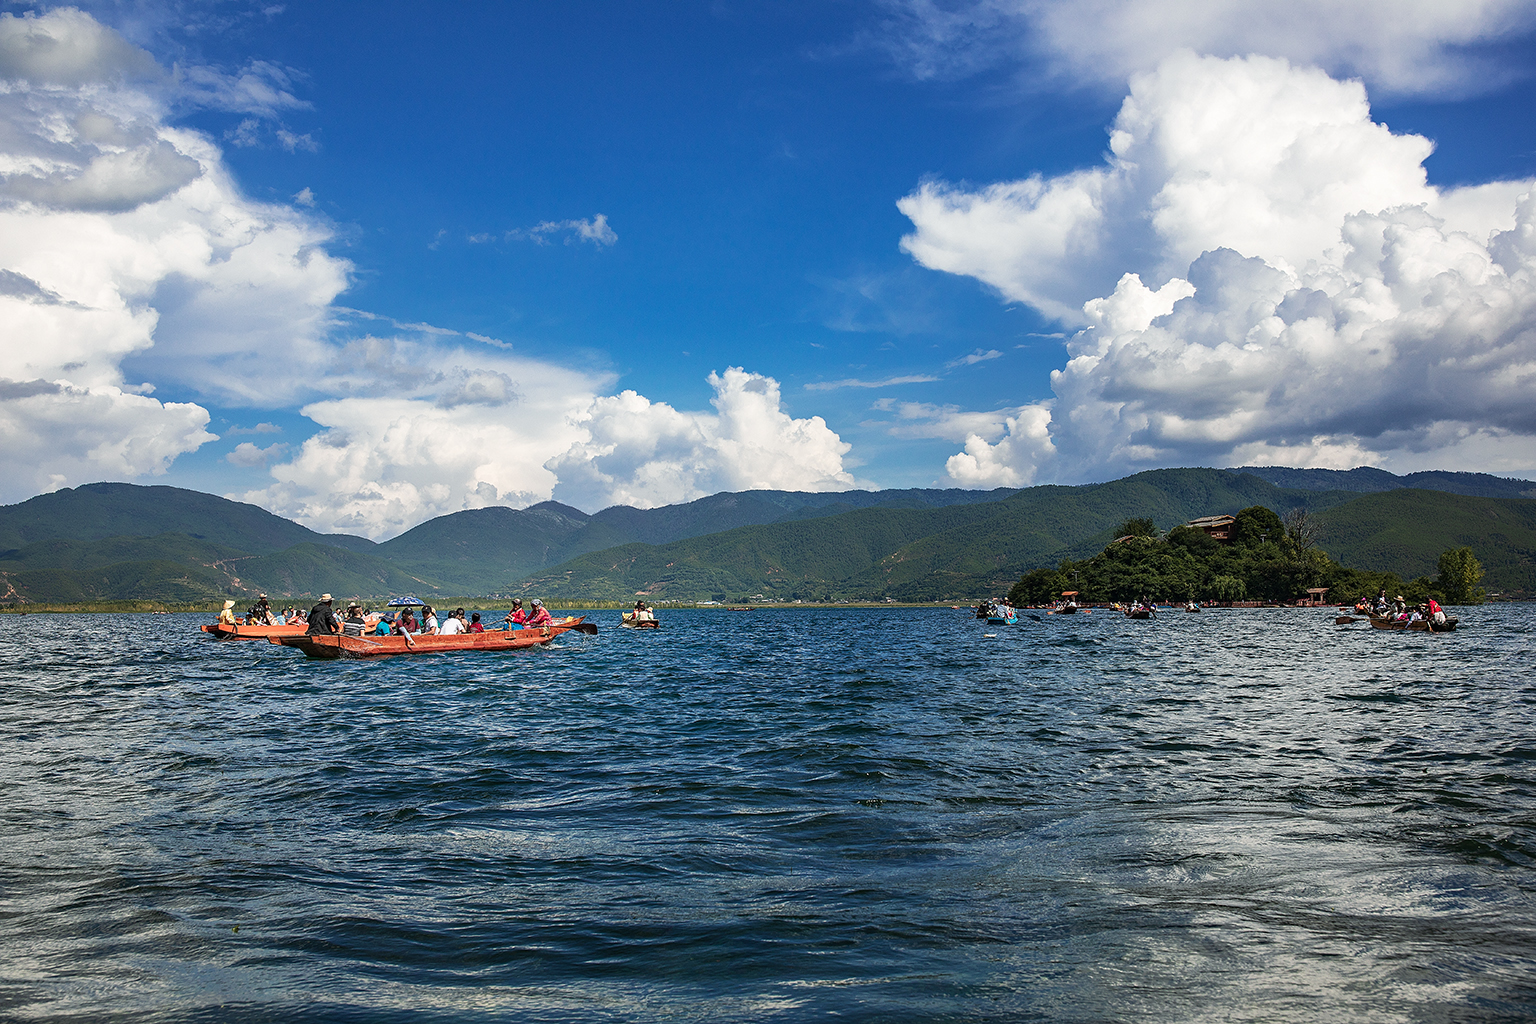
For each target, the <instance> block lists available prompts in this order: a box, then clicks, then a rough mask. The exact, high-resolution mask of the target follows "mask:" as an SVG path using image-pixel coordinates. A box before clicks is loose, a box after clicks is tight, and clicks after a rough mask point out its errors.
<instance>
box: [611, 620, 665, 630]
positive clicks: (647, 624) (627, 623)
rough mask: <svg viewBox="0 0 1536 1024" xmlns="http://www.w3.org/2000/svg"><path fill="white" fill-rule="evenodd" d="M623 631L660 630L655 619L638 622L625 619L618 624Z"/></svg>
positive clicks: (659, 625) (658, 623)
mask: <svg viewBox="0 0 1536 1024" xmlns="http://www.w3.org/2000/svg"><path fill="white" fill-rule="evenodd" d="M620 625H622V626H623V627H624V628H625V629H660V628H661V623H660V622H658V621H657V620H656V619H641V620H640V621H639V622H636V621H634V620H633V619H625V620H624V621H623V622H622V623H620Z"/></svg>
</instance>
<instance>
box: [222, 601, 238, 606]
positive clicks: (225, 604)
mask: <svg viewBox="0 0 1536 1024" xmlns="http://www.w3.org/2000/svg"><path fill="white" fill-rule="evenodd" d="M234 606H235V602H233V601H225V602H224V607H225V608H233V607H234Z"/></svg>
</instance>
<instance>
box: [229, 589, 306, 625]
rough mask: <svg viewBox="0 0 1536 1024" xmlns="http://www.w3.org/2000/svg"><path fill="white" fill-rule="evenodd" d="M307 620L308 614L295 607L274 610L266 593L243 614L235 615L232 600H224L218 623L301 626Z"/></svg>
mask: <svg viewBox="0 0 1536 1024" xmlns="http://www.w3.org/2000/svg"><path fill="white" fill-rule="evenodd" d="M308 621H309V616H307V615H305V614H304V613H303V612H302V611H300V610H299V609H297V608H288V609H285V610H284V611H281V612H279V611H274V610H273V608H272V602H271V601H269V600H268V599H267V595H266V594H262V595H261V596H260V597H259V598H257V599H256V603H255V604H253V605H252V606H251V607H250V608H249V609H248V610H247V611H246V613H245V614H244V615H241V616H236V615H235V602H233V601H225V602H224V609H223V611H221V612H219V623H220V624H221V625H225V626H302V625H304V624H305V623H306V622H308Z"/></svg>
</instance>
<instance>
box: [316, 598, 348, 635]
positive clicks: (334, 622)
mask: <svg viewBox="0 0 1536 1024" xmlns="http://www.w3.org/2000/svg"><path fill="white" fill-rule="evenodd" d="M340 632H341V620H339V619H338V618H336V613H335V612H334V611H332V610H331V595H330V594H321V595H320V603H319V604H317V605H315V606H314V607H313V608H311V609H310V610H309V630H308V635H310V636H314V635H315V634H316V633H319V634H322V635H325V636H330V635H333V634H335V633H340Z"/></svg>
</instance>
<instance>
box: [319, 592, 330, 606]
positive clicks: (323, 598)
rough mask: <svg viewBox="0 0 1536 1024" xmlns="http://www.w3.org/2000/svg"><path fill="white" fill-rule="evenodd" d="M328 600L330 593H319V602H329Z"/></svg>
mask: <svg viewBox="0 0 1536 1024" xmlns="http://www.w3.org/2000/svg"><path fill="white" fill-rule="evenodd" d="M330 601H331V595H330V594H321V595H320V603H321V604H329V603H330Z"/></svg>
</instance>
